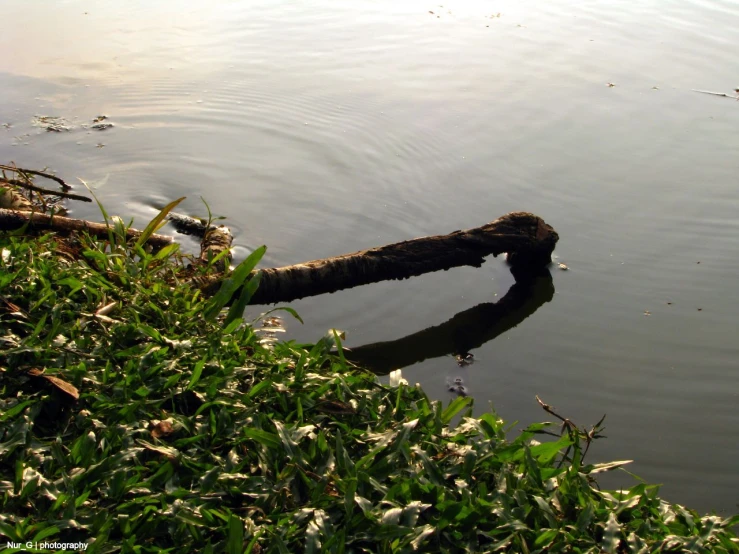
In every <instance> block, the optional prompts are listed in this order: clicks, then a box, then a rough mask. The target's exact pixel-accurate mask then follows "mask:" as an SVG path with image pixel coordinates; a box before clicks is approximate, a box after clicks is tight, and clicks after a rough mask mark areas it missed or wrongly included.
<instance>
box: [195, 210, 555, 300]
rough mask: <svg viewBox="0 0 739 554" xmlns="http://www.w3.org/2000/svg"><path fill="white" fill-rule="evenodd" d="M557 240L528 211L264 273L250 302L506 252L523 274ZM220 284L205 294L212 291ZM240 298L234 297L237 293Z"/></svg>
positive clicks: (546, 257) (474, 262) (544, 259)
mask: <svg viewBox="0 0 739 554" xmlns="http://www.w3.org/2000/svg"><path fill="white" fill-rule="evenodd" d="M558 239H559V236H558V235H557V233H556V232H555V231H554V229H553V228H552V227H551V226H549V225H547V224H546V223H544V221H543V220H542V219H541V218H540V217H538V216H536V215H534V214H530V213H526V212H515V213H510V214H507V215H505V216H503V217H501V218H499V219H496V220H495V221H493V222H491V223H488V224H487V225H483V226H482V227H476V228H474V229H467V230H465V231H455V232H453V233H450V234H448V235H439V236H432V237H423V238H418V239H413V240H408V241H404V242H399V243H395V244H389V245H387V246H380V247H377V248H371V249H369V250H363V251H360V252H355V253H353V254H346V255H344V256H337V257H335V258H327V259H323V260H315V261H311V262H304V263H301V264H297V265H292V266H287V267H280V268H272V269H262V270H259V271H260V272H261V282H260V285H259V288H258V289H257V291H256V293H255V294H254V297H253V298H252V300H251V304H272V303H276V302H290V301H292V300H296V299H299V298H305V297H308V296H315V295H318V294H325V293H331V292H336V291H339V290H343V289H347V288H352V287H357V286H360V285H367V284H370V283H376V282H379V281H386V280H391V279H407V278H409V277H414V276H416V275H421V274H423V273H429V272H432V271H439V270H442V269H443V270H447V269H450V268H452V267H458V266H465V265H469V266H474V267H480V266H481V265H482V264H483V263H484V262H485V257H486V256H489V255H491V254H492V255H493V256H497V255H498V254H502V253H508V254H509V257H508V260H509V262H510V263H511V265H512V266H513V267H514V268H516V269H518V270H522V271H525V270H526V269H527V268H531V269H532V270H533V269H537V268H541V267H543V266H545V265H546V264H548V263H551V255H552V251H553V250H554V246H555V245H556V243H557V240H558ZM219 285H220V283H218V282H215V283H211V284H209V285H208V286H207V287H206V292H208V293H211V294H213V293H215V291H217V290H218V287H219ZM235 297H238V294H237V295H235Z"/></svg>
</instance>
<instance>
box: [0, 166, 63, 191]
mask: <svg viewBox="0 0 739 554" xmlns="http://www.w3.org/2000/svg"><path fill="white" fill-rule="evenodd" d="M0 169H7V170H8V171H15V172H16V173H20V174H21V175H23V174H24V173H28V174H29V175H38V176H39V177H46V178H47V179H51V180H52V181H56V182H57V183H59V184H60V185H61V186H62V187H63V188H64V190H71V189H72V187H71V186H70V185H68V184H67V183H66V182H65V181H64V179H62V178H60V177H57V176H56V175H52V174H51V173H46V172H45V171H36V170H34V169H23V168H21V167H15V166H12V165H5V164H0Z"/></svg>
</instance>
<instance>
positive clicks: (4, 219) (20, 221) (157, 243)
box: [0, 208, 172, 248]
mask: <svg viewBox="0 0 739 554" xmlns="http://www.w3.org/2000/svg"><path fill="white" fill-rule="evenodd" d="M24 225H28V228H29V229H31V230H36V231H54V232H56V233H59V234H62V235H65V234H69V233H72V232H73V231H87V232H88V233H90V234H91V235H94V236H96V237H98V238H107V237H108V231H109V229H110V228H109V227H108V225H106V224H105V223H94V222H92V221H85V220H82V219H72V218H69V217H61V216H50V215H46V214H40V213H34V212H21V211H15V210H6V209H2V208H0V230H3V231H10V230H14V229H20V228H21V227H23V226H24ZM139 236H141V231H137V230H136V229H128V230H127V231H126V237H127V238H128V239H129V240H131V239H133V240H136V239H138V238H139ZM171 243H172V237H167V236H164V235H156V234H155V235H151V237H149V240H148V241H147V244H151V245H152V246H154V247H155V248H162V247H164V246H167V245H168V244H171Z"/></svg>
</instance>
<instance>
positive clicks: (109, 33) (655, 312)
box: [0, 0, 739, 514]
mask: <svg viewBox="0 0 739 554" xmlns="http://www.w3.org/2000/svg"><path fill="white" fill-rule="evenodd" d="M442 5H443V7H442ZM432 12H433V13H432ZM0 18H1V19H2V21H4V22H5V25H3V32H2V33H1V34H0V52H2V56H0V87H1V90H2V93H1V94H2V105H1V106H0V123H3V124H7V125H6V127H5V128H2V127H0V161H2V162H4V163H6V162H8V161H10V160H13V161H15V162H16V163H17V164H18V165H20V166H24V167H29V168H40V167H44V166H48V167H49V168H51V169H53V170H54V171H56V172H58V174H59V175H61V176H63V177H64V178H66V179H67V180H69V181H74V182H76V178H77V177H80V178H82V179H85V180H86V181H87V182H88V183H90V185H91V186H92V187H94V188H95V190H96V191H97V194H98V195H99V197H100V199H101V200H102V201H103V202H104V204H105V205H106V207H107V208H108V210H109V211H110V212H111V213H118V214H120V215H122V216H124V217H126V218H130V217H135V219H136V221H137V222H139V224H140V225H143V223H144V222H145V221H147V220H148V218H150V217H151V216H152V215H153V214H154V213H155V206H162V205H164V204H165V203H166V202H167V201H169V200H171V199H174V198H177V197H180V196H187V197H188V199H187V201H186V202H185V203H184V204H183V205H182V206H181V211H185V212H189V213H193V214H199V215H202V214H204V213H205V208H204V207H203V204H202V203H201V201H200V200H199V197H200V196H203V197H204V198H205V199H206V200H207V201H208V203H209V204H210V207H211V208H212V210H213V212H214V213H215V214H218V215H224V216H227V217H228V223H229V225H230V226H231V227H232V229H233V230H234V233H235V236H236V244H237V249H236V254H237V257H238V258H243V257H244V256H245V255H246V254H247V253H248V252H249V251H251V250H252V249H253V248H255V247H257V246H259V245H261V244H267V245H268V247H269V250H268V254H267V256H266V258H265V260H264V266H278V265H286V264H291V263H296V262H301V261H305V260H310V259H315V258H323V257H327V256H332V255H338V254H343V253H347V252H353V251H356V250H360V249H363V248H367V247H372V246H377V245H382V244H386V243H390V242H396V241H399V240H405V239H409V238H413V237H417V236H423V235H430V234H443V233H447V232H451V231H454V230H456V229H464V228H469V227H476V226H479V225H482V224H484V223H487V222H488V221H491V220H493V219H495V218H497V217H499V216H501V215H503V214H505V213H507V212H510V211H514V210H525V211H531V212H534V213H536V214H537V215H540V216H541V217H543V218H544V219H545V220H546V221H547V222H548V223H550V224H551V225H552V226H553V227H554V228H555V229H556V230H557V231H558V232H559V234H560V237H561V240H560V243H559V246H558V248H557V250H556V252H555V254H556V255H557V256H558V259H557V262H562V263H565V264H567V265H568V266H569V268H570V270H569V271H562V270H559V269H558V268H557V267H556V266H553V267H552V269H551V273H552V278H553V280H552V283H549V284H548V283H547V282H546V279H545V280H544V282H543V285H542V286H541V287H539V288H538V289H537V291H538V292H536V294H534V295H533V296H535V297H536V298H534V299H533V300H531V299H529V300H525V299H524V300H522V302H523V304H526V302H528V304H526V306H524V307H521V306H522V305H523V304H521V303H520V302H519V304H517V307H516V306H514V308H513V312H512V313H513V315H511V316H510V318H509V320H506V321H507V322H508V327H511V326H512V325H514V324H515V323H518V325H517V326H515V327H512V328H508V329H507V330H506V328H505V327H506V326H505V321H504V322H503V324H504V325H503V327H504V328H503V329H498V330H497V331H495V330H493V331H491V333H490V334H489V336H488V337H487V338H491V337H492V336H493V335H496V334H497V335H498V336H497V337H496V338H494V340H488V342H484V343H483V344H478V345H476V346H475V347H474V348H473V349H472V354H473V355H474V357H475V363H474V364H473V365H470V366H468V367H465V368H459V367H458V366H457V364H456V362H455V360H454V358H453V357H452V356H451V355H449V353H448V352H446V351H445V350H444V349H443V348H436V349H435V346H437V345H436V344H435V342H436V341H437V339H438V337H437V336H436V335H434V333H435V332H436V331H433V332H430V333H427V334H423V333H422V334H421V338H420V339H419V337H418V336H416V337H415V338H414V337H408V336H409V335H415V334H416V333H419V332H420V331H423V330H424V329H427V328H429V327H434V326H439V325H441V324H443V323H444V322H446V321H448V320H450V319H452V318H453V317H454V316H455V314H460V316H458V319H464V318H466V317H468V316H469V317H471V319H470V321H471V322H472V323H469V322H468V324H467V327H464V326H462V327H460V329H462V331H457V332H458V333H459V332H462V333H469V335H470V336H471V335H473V334H475V333H476V332H477V331H480V327H484V326H485V324H486V322H487V323H490V319H489V318H493V320H495V318H496V317H499V316H500V313H499V312H500V310H499V309H498V308H495V307H491V306H493V303H495V302H497V301H498V300H500V299H501V298H502V297H504V296H505V295H506V293H507V292H508V290H509V288H510V287H511V285H512V284H513V282H514V280H513V278H512V277H511V275H510V273H509V271H508V269H507V267H506V266H505V264H504V263H503V261H502V260H498V259H493V258H490V259H489V260H488V262H487V263H486V264H485V265H484V266H483V267H482V268H481V269H474V268H461V269H453V270H450V271H447V272H441V273H437V274H431V275H426V276H423V277H420V278H415V279H412V280H409V281H405V282H392V283H381V284H377V285H372V286H367V287H362V288H359V289H354V290H350V291H343V292H340V293H336V294H333V295H328V296H324V297H317V298H312V299H307V300H303V301H299V302H295V303H294V304H293V306H294V307H295V308H296V309H297V310H298V311H299V312H300V313H301V315H302V316H303V318H304V319H305V321H306V324H305V325H304V326H300V325H299V324H298V323H297V322H295V321H286V326H287V331H288V333H287V335H288V336H289V337H293V338H296V339H298V340H301V341H302V340H316V339H318V338H319V337H320V336H321V335H323V334H324V333H325V332H326V330H327V329H328V328H329V327H336V328H339V329H342V330H345V331H346V332H347V345H348V346H350V347H359V346H361V345H365V344H371V343H377V342H388V341H399V342H397V343H395V352H396V354H397V356H398V358H397V359H398V360H406V361H407V363H411V364H412V365H410V366H409V367H406V368H404V369H403V374H404V376H405V378H406V379H408V380H409V381H410V382H419V383H421V384H422V385H423V387H424V388H425V389H426V391H427V392H428V394H429V395H430V396H432V397H435V398H441V399H445V400H446V399H448V398H449V397H450V393H449V392H448V390H447V388H448V386H447V382H448V381H449V380H450V379H455V378H461V379H463V381H464V383H465V386H466V387H467V388H468V390H469V391H470V394H471V395H472V396H473V397H474V398H475V402H476V406H477V409H478V410H482V409H485V408H486V407H487V406H488V405H489V403H492V405H493V406H494V407H495V409H496V410H497V412H498V413H499V414H500V415H501V416H502V417H504V418H506V419H508V420H518V421H520V425H519V427H520V426H523V425H524V424H526V423H529V422H533V421H542V420H546V419H550V418H549V417H548V416H547V414H545V413H544V412H543V411H542V410H541V409H540V408H539V407H538V405H537V404H536V402H535V400H534V396H535V395H536V394H538V395H540V396H541V397H542V399H543V400H544V401H546V402H548V403H550V404H553V405H554V406H556V407H557V408H558V409H559V411H560V412H562V413H563V414H565V415H567V416H569V417H570V418H572V419H574V420H575V421H576V422H578V423H580V424H582V425H585V424H592V423H595V422H596V421H597V420H598V419H599V418H600V416H601V415H602V414H603V413H607V414H608V417H607V419H606V424H607V431H606V435H608V437H609V438H608V439H606V440H603V441H599V442H598V443H597V444H596V445H595V446H594V447H593V450H592V454H591V455H592V456H593V460H594V461H596V460H603V461H605V460H611V459H633V460H635V462H634V464H632V466H631V470H632V471H633V472H635V473H636V474H638V475H640V476H642V477H643V478H645V479H647V480H649V481H651V482H656V483H663V484H664V486H663V489H662V493H663V495H664V496H665V497H666V498H667V499H669V500H671V501H675V502H679V503H683V504H687V505H689V506H690V507H693V508H696V509H698V510H701V511H709V510H716V511H718V512H719V513H721V514H728V513H731V512H735V511H736V510H737V503H738V502H739V462H738V460H739V431H738V430H739V410H737V406H739V371H738V370H739V363H738V360H739V332H738V331H739V292H737V288H736V287H737V275H739V217H737V214H738V213H739V102H737V101H735V100H733V99H731V98H725V97H720V96H714V95H709V94H701V93H698V92H694V91H693V90H692V89H699V90H706V91H714V92H722V93H726V94H729V95H733V94H734V92H733V90H734V89H735V88H737V87H739V73H738V72H737V69H738V68H739V62H737V59H739V53H738V52H737V45H739V3H737V1H736V0H731V1H730V0H715V1H708V0H705V1H702V0H659V1H657V0H645V1H643V2H637V3H627V4H624V3H623V2H615V1H613V0H585V1H583V2H577V3H571V2H565V1H563V0H546V1H543V0H532V1H531V2H519V1H507V0H500V1H493V0H491V1H484V2H483V1H473V0H469V1H465V0H453V1H450V2H446V1H445V0H437V1H435V2H431V1H415V0H406V1H405V2H396V1H391V0H377V1H374V2H364V3H349V2H340V1H338V0H336V1H329V0H316V1H314V2H308V3H297V2H266V1H264V2H235V1H230V2H226V1H214V2H208V3H206V2H193V1H188V2H185V1H181V0H178V1H174V0H168V1H160V2H143V1H138V2H136V1H132V2H125V3H120V2H92V1H90V0H86V1H78V0H74V1H59V2H29V1H27V0H5V1H4V2H2V4H0ZM611 85H613V86H611ZM101 114H105V115H107V116H108V117H109V121H111V122H113V123H114V124H115V127H113V128H112V129H109V130H107V131H102V132H97V131H92V130H90V129H89V128H84V127H83V125H89V124H90V123H91V120H92V118H94V117H95V116H98V115H101ZM39 115H50V116H60V117H64V118H66V120H67V121H68V122H69V123H70V124H72V125H74V126H77V128H74V129H73V130H72V131H70V132H66V133H52V132H45V131H44V130H43V129H41V128H38V127H35V126H34V125H33V118H34V116H39ZM80 188H82V187H78V189H80ZM82 190H83V191H84V189H82ZM72 208H73V210H72V213H73V215H74V216H77V217H90V218H95V219H97V218H98V214H97V213H96V209H95V208H94V207H92V206H91V205H80V204H79V203H77V204H75V205H74V206H72ZM184 240H185V243H186V244H187V245H188V247H189V248H195V244H194V243H192V242H189V241H188V239H184ZM552 285H553V287H554V295H553V296H552V294H551V286H552ZM512 294H513V293H512ZM537 295H538V296H537ZM507 298H508V300H506V302H509V300H510V299H511V297H510V296H509V297H507ZM532 298H533V297H532ZM514 300H516V299H514ZM518 300H520V299H518ZM518 300H516V301H518ZM548 300H551V301H548ZM480 305H482V306H480ZM468 310H473V312H474V313H473V315H472V316H470V315H469V314H470V312H468ZM496 310H498V311H497V312H496ZM463 312H464V313H463ZM465 313H467V315H465ZM509 315H510V314H509ZM504 316H505V314H504ZM486 318H488V319H486ZM495 321H497V320H495ZM493 323H494V322H493ZM483 331H484V329H483ZM480 334H481V336H482V335H484V334H485V333H484V332H482V333H480ZM424 337H425V338H424ZM435 337H436V338H435ZM484 340H486V339H485V337H483V341H484ZM403 341H405V342H403ZM419 341H420V347H419V346H418V344H419ZM473 342H474V341H473ZM409 344H414V345H415V346H414V347H413V349H411V348H410V347H409V346H408V345H409ZM424 345H425V347H424ZM385 346H386V347H387V345H385ZM391 346H392V345H391ZM418 348H420V350H418ZM424 348H426V350H424ZM404 352H406V354H407V355H405V354H403V353H404ZM424 352H426V354H424ZM404 356H405V357H404ZM424 358H425V359H424ZM417 360H422V361H418V363H414V362H416V361H417ZM628 482H629V481H628V480H626V479H623V478H616V477H611V478H610V479H609V480H608V481H607V483H606V484H608V485H612V486H616V485H620V484H625V483H628Z"/></svg>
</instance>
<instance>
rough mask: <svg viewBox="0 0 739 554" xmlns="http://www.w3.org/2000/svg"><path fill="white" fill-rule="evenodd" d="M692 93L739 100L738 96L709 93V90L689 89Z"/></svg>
mask: <svg viewBox="0 0 739 554" xmlns="http://www.w3.org/2000/svg"><path fill="white" fill-rule="evenodd" d="M690 90H692V91H693V92H700V93H701V94H712V95H713V96H723V97H724V98H734V99H735V100H739V96H731V95H730V94H726V93H725V92H711V91H710V90H698V89H694V88H693V89H690Z"/></svg>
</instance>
